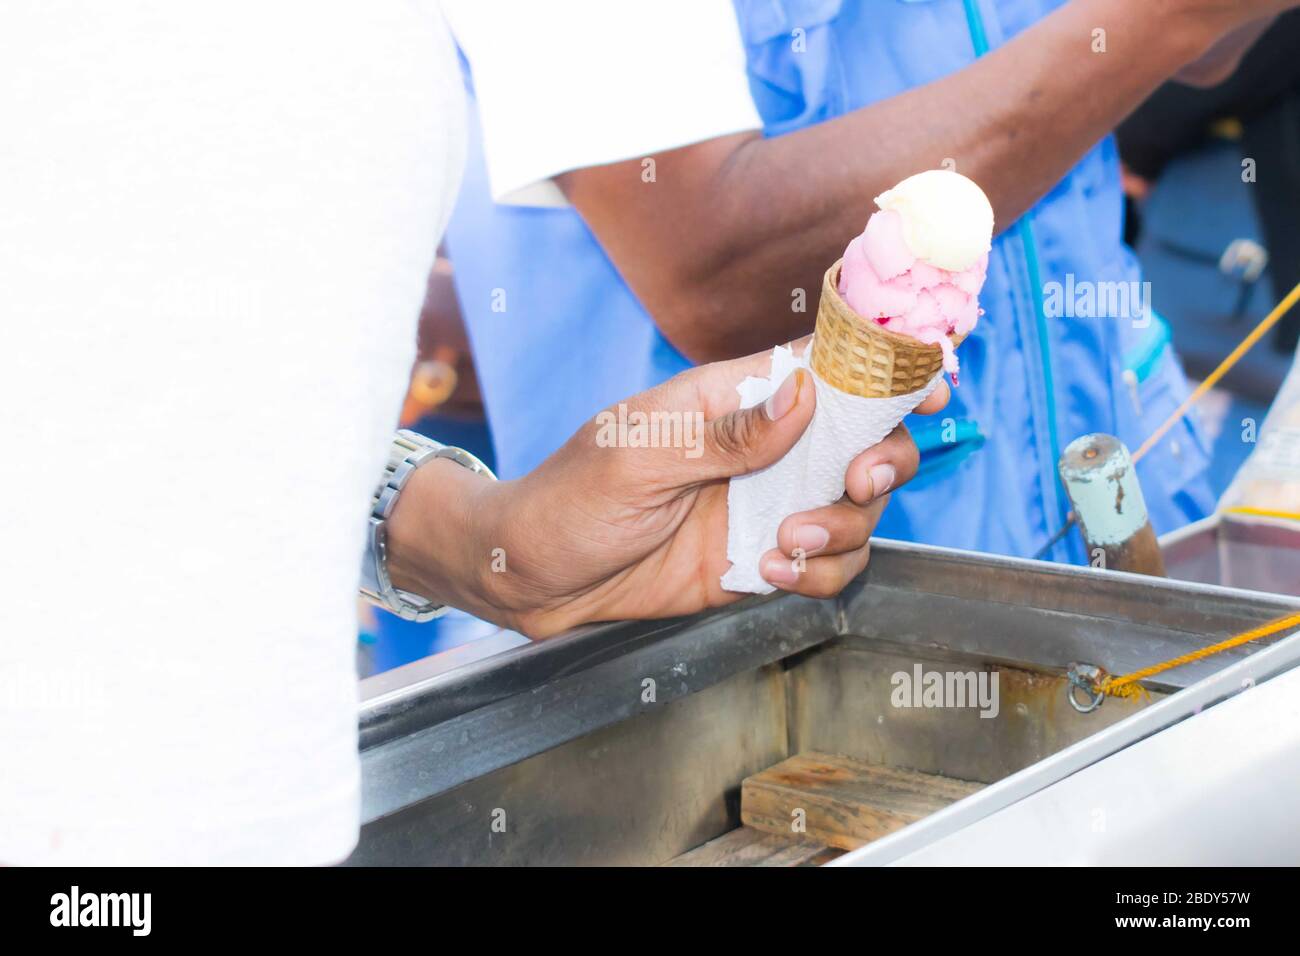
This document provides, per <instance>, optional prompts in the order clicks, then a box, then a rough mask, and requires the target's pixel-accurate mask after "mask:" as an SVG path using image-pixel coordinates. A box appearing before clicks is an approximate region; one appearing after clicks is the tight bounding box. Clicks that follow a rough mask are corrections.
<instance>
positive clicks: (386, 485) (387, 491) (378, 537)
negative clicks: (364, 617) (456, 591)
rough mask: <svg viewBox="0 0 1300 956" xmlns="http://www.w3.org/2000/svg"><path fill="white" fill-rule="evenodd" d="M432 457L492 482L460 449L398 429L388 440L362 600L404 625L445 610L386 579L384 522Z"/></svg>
mask: <svg viewBox="0 0 1300 956" xmlns="http://www.w3.org/2000/svg"><path fill="white" fill-rule="evenodd" d="M435 458H450V459H451V460H452V461H454V462H455V463H456V464H458V465H461V466H462V467H464V468H468V469H469V470H470V471H472V472H474V473H475V474H478V475H484V476H485V477H487V478H490V479H492V480H493V481H495V480H496V475H494V474H492V469H491V468H489V467H488V466H487V465H485V464H483V462H481V461H479V460H478V459H477V458H476V457H474V456H473V455H471V454H470V453H469V452H467V451H465V449H463V448H455V447H453V446H451V445H444V444H442V443H441V442H436V441H434V440H433V439H432V438H426V437H425V436H423V435H420V434H417V433H416V432H413V431H409V430H407V429H402V430H401V431H399V432H398V433H397V434H396V435H394V436H393V443H392V445H390V446H389V449H388V465H387V467H386V468H385V469H384V478H383V481H381V482H380V483H379V487H378V488H377V489H375V496H374V498H373V499H372V500H371V503H370V530H369V533H368V534H367V535H366V554H365V558H364V559H363V560H362V562H361V596H362V597H364V598H365V599H366V600H368V601H370V602H371V603H372V604H377V605H379V607H382V608H383V609H384V610H386V611H391V612H392V613H393V614H396V615H397V616H398V617H400V618H402V619H403V620H405V621H420V622H423V621H432V620H433V619H434V618H435V617H440V616H441V615H443V614H446V613H447V611H448V610H450V608H448V607H447V605H445V604H439V603H437V602H436V601H431V600H429V599H428V598H424V597H421V596H420V595H418V594H412V593H411V592H410V591H403V590H401V589H400V588H395V587H393V582H392V581H391V580H389V577H388V552H387V550H386V542H387V522H388V517H389V515H391V514H392V513H393V509H394V508H396V507H397V497H398V495H400V494H401V493H402V488H403V486H405V484H406V483H407V482H408V481H409V480H410V479H411V475H413V474H415V469H417V468H419V467H420V466H421V465H423V464H425V463H426V462H429V461H432V460H433V459H435Z"/></svg>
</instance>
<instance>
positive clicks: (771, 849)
mask: <svg viewBox="0 0 1300 956" xmlns="http://www.w3.org/2000/svg"><path fill="white" fill-rule="evenodd" d="M842 852H843V851H841V850H836V849H833V848H831V847H825V846H819V845H818V844H816V843H811V842H809V841H806V840H797V839H794V838H793V837H787V836H777V835H776V834H775V833H764V832H763V831H761V830H755V829H754V828H753V827H737V828H736V829H734V830H732V831H730V832H729V833H724V834H723V835H722V836H720V837H718V838H717V839H715V840H710V841H709V842H708V843H705V844H703V845H702V846H698V847H696V848H695V849H694V850H690V851H688V852H686V853H683V854H682V855H681V856H678V857H674V858H673V859H671V860H669V861H668V862H667V863H665V864H664V865H665V866H820V865H821V864H823V863H826V862H829V861H830V860H833V859H835V857H837V856H839V855H840V854H841V853H842Z"/></svg>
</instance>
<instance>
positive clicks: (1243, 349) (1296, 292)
mask: <svg viewBox="0 0 1300 956" xmlns="http://www.w3.org/2000/svg"><path fill="white" fill-rule="evenodd" d="M1297 302H1300V284H1297V285H1296V287H1295V288H1294V289H1292V290H1291V291H1290V292H1288V293H1287V295H1286V298H1284V299H1283V300H1282V301H1281V302H1279V303H1278V304H1277V305H1276V306H1274V307H1273V311H1272V312H1270V313H1269V314H1268V315H1266V316H1265V317H1264V321H1263V322H1261V323H1259V325H1257V326H1255V328H1254V329H1252V330H1251V333H1250V334H1249V335H1248V336H1246V337H1245V338H1244V339H1242V340H1241V343H1240V344H1239V345H1238V346H1237V347H1236V348H1235V349H1233V350H1232V351H1231V352H1229V353H1228V357H1227V358H1225V359H1224V360H1223V361H1222V362H1220V363H1219V367H1218V368H1216V369H1215V370H1214V371H1213V372H1211V373H1210V374H1209V375H1207V376H1205V381H1203V382H1202V383H1201V384H1200V385H1197V386H1196V388H1195V390H1194V391H1193V392H1192V394H1190V395H1188V396H1187V397H1186V398H1185V399H1183V403H1182V404H1181V405H1179V406H1178V407H1177V408H1176V409H1174V413H1173V414H1172V415H1170V416H1169V417H1168V418H1167V419H1165V421H1164V424H1162V425H1161V426H1160V427H1159V428H1157V429H1156V430H1155V431H1154V432H1152V433H1151V435H1150V436H1149V437H1148V438H1147V440H1146V441H1144V442H1143V443H1142V446H1141V447H1140V448H1139V449H1138V450H1137V451H1136V452H1134V454H1133V461H1134V463H1136V462H1139V461H1141V460H1142V457H1143V456H1144V455H1145V454H1146V453H1147V452H1149V451H1150V450H1151V449H1152V448H1154V447H1155V445H1156V442H1158V441H1160V439H1162V438H1164V437H1165V434H1166V433H1167V432H1168V431H1169V429H1171V428H1173V427H1174V425H1176V424H1177V423H1178V422H1179V421H1180V420H1181V419H1182V417H1183V416H1184V415H1186V414H1187V410H1188V409H1190V408H1191V407H1192V406H1193V405H1195V404H1196V403H1197V402H1198V401H1200V400H1201V397H1202V396H1204V395H1205V393H1206V392H1208V391H1209V390H1210V389H1212V388H1214V386H1215V385H1217V384H1218V383H1219V379H1221V378H1223V376H1225V375H1227V374H1228V372H1229V371H1231V369H1232V367H1233V366H1234V365H1236V364H1237V362H1239V361H1240V360H1241V357H1242V356H1243V355H1245V354H1246V353H1247V352H1249V351H1250V350H1251V347H1252V346H1254V344H1255V343H1256V342H1258V341H1259V340H1260V339H1262V338H1263V337H1264V336H1265V335H1267V334H1268V331H1269V329H1271V328H1273V326H1275V325H1277V324H1278V322H1280V321H1282V316H1284V315H1286V314H1287V312H1289V311H1290V310H1291V306H1293V305H1295V304H1296V303H1297Z"/></svg>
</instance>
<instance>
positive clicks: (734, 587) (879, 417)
mask: <svg viewBox="0 0 1300 956" xmlns="http://www.w3.org/2000/svg"><path fill="white" fill-rule="evenodd" d="M811 355H812V345H811V344H810V345H809V346H808V347H807V348H806V349H805V350H804V353H803V357H796V356H795V354H794V352H793V350H791V349H790V348H788V347H786V346H783V345H782V346H777V348H776V349H775V350H773V352H772V372H771V374H770V375H769V376H768V377H767V378H757V377H754V376H750V377H749V378H747V379H745V380H744V381H743V382H741V383H740V384H739V385H738V386H736V390H737V391H738V392H740V405H741V407H742V408H750V407H752V406H754V405H757V404H759V403H760V402H764V401H766V400H767V399H768V397H769V396H770V395H771V394H772V393H773V392H775V391H776V390H777V389H778V388H779V387H780V385H781V383H782V382H784V381H785V380H786V378H787V377H788V376H789V375H790V374H791V373H793V372H794V370H795V369H797V368H808V364H807V361H808V358H809V357H810V356H811ZM808 374H809V375H810V376H811V377H812V380H813V384H814V385H815V386H816V388H817V409H816V411H815V412H814V413H813V419H812V421H811V422H810V423H809V425H808V429H807V430H806V431H805V432H804V433H803V435H802V436H801V437H800V438H799V441H797V442H796V443H795V446H794V447H793V448H791V449H790V451H789V452H787V453H786V455H785V457H784V458H782V459H781V460H780V461H777V462H776V463H774V464H772V465H769V466H768V467H767V468H764V469H762V470H761V471H756V472H753V473H752V474H748V475H743V476H741V477H739V478H732V479H731V485H730V487H729V488H728V490H727V559H728V560H729V561H731V570H729V571H728V572H727V573H726V574H724V575H723V576H722V586H723V588H725V589H726V590H728V591H747V592H750V593H753V594H768V593H770V592H772V591H773V590H775V588H773V587H772V585H770V584H768V583H767V582H766V581H764V580H763V578H762V576H761V575H760V574H759V573H758V562H759V558H761V557H762V556H763V555H764V554H765V553H767V552H768V551H770V550H771V549H772V548H775V547H776V530H777V528H779V527H780V526H781V522H782V521H784V520H785V519H786V518H787V517H789V516H790V515H792V514H796V513H798V512H801V511H810V510H812V509H813V508H821V507H823V506H825V505H829V504H831V503H833V502H835V501H838V500H839V499H840V498H841V497H842V496H843V495H844V473H845V472H846V471H847V470H848V467H849V462H851V461H853V459H854V458H856V457H857V456H858V454H859V453H860V452H863V451H865V450H866V449H868V448H870V447H871V446H872V445H875V444H877V443H879V442H880V441H881V440H882V439H883V438H885V436H887V435H888V434H889V433H890V432H891V431H893V430H894V427H895V426H896V425H897V424H898V423H899V422H901V421H902V420H903V418H904V417H905V416H906V415H907V414H908V413H910V412H911V411H912V410H913V409H914V408H916V406H917V405H919V404H921V402H922V401H924V399H925V397H926V396H927V395H929V394H930V393H931V392H932V391H934V389H935V386H937V385H938V384H939V379H940V378H942V377H943V373H942V372H938V373H937V374H936V375H935V376H934V378H932V379H931V380H930V383H929V384H928V385H926V386H925V387H924V388H922V389H921V390H920V391H916V392H909V393H908V394H906V395H897V396H893V397H890V398H860V397H858V396H857V395H849V394H848V393H846V392H841V391H840V390H839V389H837V388H835V387H834V386H832V385H828V384H826V383H825V382H823V381H822V380H821V379H820V378H818V377H817V373H816V372H814V371H812V370H811V369H808Z"/></svg>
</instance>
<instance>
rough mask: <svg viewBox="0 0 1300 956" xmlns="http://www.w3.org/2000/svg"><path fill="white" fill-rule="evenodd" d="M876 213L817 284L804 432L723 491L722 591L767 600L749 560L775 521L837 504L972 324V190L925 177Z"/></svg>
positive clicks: (948, 363)
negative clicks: (811, 392)
mask: <svg viewBox="0 0 1300 956" xmlns="http://www.w3.org/2000/svg"><path fill="white" fill-rule="evenodd" d="M876 203H877V205H878V206H879V207H880V209H879V211H877V212H876V213H874V214H873V215H872V216H871V218H870V219H869V220H868V222H867V226H866V229H865V230H864V231H863V233H862V235H860V236H857V237H855V238H854V239H853V240H852V242H850V243H849V246H848V248H847V249H846V250H845V253H844V257H843V258H842V259H841V260H840V261H839V262H836V263H835V264H834V265H832V266H831V267H830V268H829V269H828V270H827V271H826V274H825V277H824V278H823V282H822V294H821V299H820V302H819V304H818V308H817V326H816V332H815V334H814V337H813V344H812V347H811V349H810V357H809V358H808V359H807V360H806V364H807V366H808V367H809V368H810V369H811V371H812V373H813V374H812V378H813V382H814V386H815V387H816V390H817V410H816V412H815V414H814V417H813V421H812V423H811V424H810V425H809V427H808V430H807V431H806V432H805V433H804V435H803V437H802V438H801V439H800V441H799V443H798V444H796V445H795V447H794V448H793V449H791V451H790V452H789V454H787V455H786V456H785V457H784V458H782V459H781V460H780V461H778V462H776V463H775V464H774V465H772V466H771V467H769V468H766V469H764V470H763V471H761V472H758V473H756V474H752V475H746V476H744V477H742V478H736V479H733V480H732V482H731V488H730V492H729V495H728V509H729V517H728V522H729V523H728V544H727V557H728V559H729V560H730V561H731V562H732V567H731V569H730V570H729V571H728V572H727V573H726V574H725V575H723V578H722V586H723V587H724V588H727V589H728V590H736V591H751V592H757V593H765V592H767V591H770V590H772V588H771V585H769V584H768V583H767V582H766V581H765V580H764V579H763V578H762V576H761V575H760V574H759V569H758V560H759V556H760V555H762V554H764V553H765V552H767V551H768V550H770V549H771V548H772V547H773V546H774V544H775V541H776V535H777V529H778V527H779V525H780V522H781V519H782V518H783V517H784V516H785V515H787V514H791V513H794V512H799V511H807V510H810V509H813V508H819V507H824V506H826V505H829V504H831V503H832V502H834V501H837V500H838V499H839V498H840V497H842V496H843V494H844V470H845V468H846V466H847V465H848V463H849V462H850V461H852V460H853V458H854V457H855V456H857V455H858V454H859V453H861V452H862V451H863V450H864V449H867V448H870V447H872V446H873V445H875V444H876V443H877V442H879V441H880V440H881V439H883V438H884V437H885V436H886V435H888V434H889V433H890V432H891V431H893V429H894V428H895V427H896V426H897V425H898V424H899V422H901V421H902V419H903V418H904V417H905V416H906V415H907V414H908V413H910V412H911V411H912V410H913V409H914V408H915V407H916V406H917V405H918V404H920V403H921V402H922V401H923V400H924V399H925V397H926V396H927V395H929V394H930V393H931V392H932V391H933V390H934V388H935V387H936V386H937V385H938V382H939V378H940V376H941V375H942V373H943V372H944V371H945V370H946V371H948V372H949V373H951V374H952V375H953V376H954V381H955V378H956V374H957V370H958V362H957V356H956V349H957V346H958V345H960V344H961V342H962V340H963V339H965V337H966V336H967V335H968V334H969V333H970V332H971V330H972V329H973V328H974V327H975V323H976V322H977V321H978V318H979V314H980V312H979V299H978V296H979V291H980V288H981V287H982V286H983V284H984V275H985V270H986V269H987V266H988V252H989V248H990V246H991V244H992V237H993V209H992V207H991V206H990V204H989V201H988V198H987V197H986V196H985V195H984V193H983V191H982V190H980V188H979V187H978V186H977V185H975V183H973V182H972V181H971V180H969V179H967V178H966V177H964V176H961V175H959V174H958V173H955V172H950V171H947V170H930V171H928V172H924V173H920V174H918V175H916V176H912V177H910V178H908V179H905V180H904V181H903V182H901V183H899V184H898V185H897V186H895V187H894V188H893V189H891V190H888V191H887V192H885V193H883V194H881V195H880V196H878V197H877V198H876ZM794 364H802V361H801V360H797V359H795V358H794V357H793V356H792V355H791V354H790V353H789V352H788V351H786V350H782V349H777V350H776V352H775V353H774V355H773V362H772V375H771V376H770V377H769V378H768V379H757V378H751V379H747V380H746V381H745V382H744V383H742V385H741V387H740V392H741V396H742V402H743V403H745V404H753V403H757V402H759V401H763V400H765V398H766V397H767V395H769V394H771V391H772V390H773V389H774V388H775V387H776V386H777V385H779V384H780V381H781V380H783V379H784V378H785V376H786V375H787V374H789V371H790V369H791V368H792V367H793V365H794Z"/></svg>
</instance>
